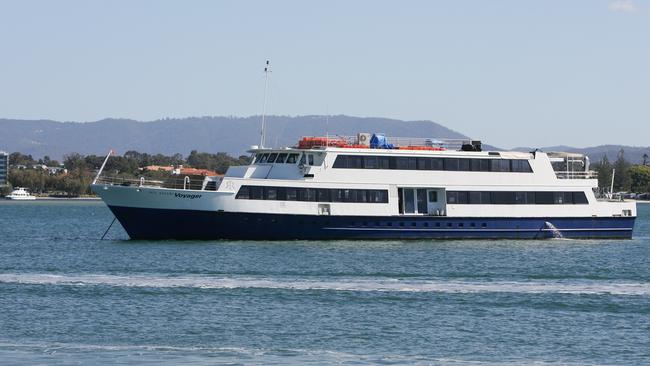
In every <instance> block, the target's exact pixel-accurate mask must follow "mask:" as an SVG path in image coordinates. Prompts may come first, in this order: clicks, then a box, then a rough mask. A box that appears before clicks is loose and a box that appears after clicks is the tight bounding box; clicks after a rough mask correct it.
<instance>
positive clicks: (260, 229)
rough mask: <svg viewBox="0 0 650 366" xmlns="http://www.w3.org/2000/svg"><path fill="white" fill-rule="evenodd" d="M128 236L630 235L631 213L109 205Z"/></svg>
mask: <svg viewBox="0 0 650 366" xmlns="http://www.w3.org/2000/svg"><path fill="white" fill-rule="evenodd" d="M109 207H110V209H111V211H113V213H114V214H115V216H116V217H117V219H118V220H119V221H120V223H121V224H122V226H123V227H124V229H125V230H126V231H127V233H128V234H129V236H130V237H131V238H132V239H254V240H282V239H476V238H481V239H506V238H508V239H544V238H552V237H553V236H554V235H553V234H554V231H553V230H552V229H551V228H550V226H549V225H548V224H547V223H551V224H552V225H553V226H554V227H555V228H557V230H559V232H560V233H561V234H562V236H563V237H565V238H581V239H590V238H631V237H632V229H633V227H634V217H572V218H564V217H563V218H471V217H462V218H458V217H440V216H418V217H405V216H388V217H376V216H314V215H285V214H259V213H233V212H212V211H191V210H163V209H146V208H132V207H118V206H109Z"/></svg>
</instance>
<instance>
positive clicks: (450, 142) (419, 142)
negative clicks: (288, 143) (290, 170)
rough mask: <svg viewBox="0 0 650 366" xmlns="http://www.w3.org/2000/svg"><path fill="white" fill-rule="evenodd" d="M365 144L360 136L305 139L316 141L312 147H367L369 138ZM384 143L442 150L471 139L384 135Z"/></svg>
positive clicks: (458, 147) (454, 147)
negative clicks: (360, 139)
mask: <svg viewBox="0 0 650 366" xmlns="http://www.w3.org/2000/svg"><path fill="white" fill-rule="evenodd" d="M371 137H372V136H371ZM371 137H368V140H367V141H365V142H362V141H359V138H360V136H340V135H330V136H327V137H306V138H313V139H317V140H315V141H313V142H312V143H311V146H312V147H325V146H331V147H341V146H360V145H366V146H369V143H370V138H371ZM385 137H386V143H387V144H390V145H393V146H394V147H438V148H444V149H449V150H451V149H460V147H461V146H462V145H463V144H471V142H472V140H471V139H438V138H422V137H393V136H388V135H386V136H385Z"/></svg>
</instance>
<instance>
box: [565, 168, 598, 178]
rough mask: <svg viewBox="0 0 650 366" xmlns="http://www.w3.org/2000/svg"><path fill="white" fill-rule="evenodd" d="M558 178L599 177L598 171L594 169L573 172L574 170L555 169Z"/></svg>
mask: <svg viewBox="0 0 650 366" xmlns="http://www.w3.org/2000/svg"><path fill="white" fill-rule="evenodd" d="M555 176H556V177H557V178H558V179H598V173H597V172H594V171H587V172H572V171H568V172H567V171H560V170H556V171H555Z"/></svg>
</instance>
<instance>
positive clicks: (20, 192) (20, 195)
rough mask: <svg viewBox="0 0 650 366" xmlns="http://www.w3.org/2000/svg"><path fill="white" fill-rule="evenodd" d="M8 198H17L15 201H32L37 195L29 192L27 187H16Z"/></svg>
mask: <svg viewBox="0 0 650 366" xmlns="http://www.w3.org/2000/svg"><path fill="white" fill-rule="evenodd" d="M5 198H6V199H9V200H15V201H32V200H35V199H36V197H34V196H32V195H31V194H29V192H27V190H26V189H25V188H20V187H16V189H14V190H13V191H12V192H11V193H10V194H8V195H7V196H5Z"/></svg>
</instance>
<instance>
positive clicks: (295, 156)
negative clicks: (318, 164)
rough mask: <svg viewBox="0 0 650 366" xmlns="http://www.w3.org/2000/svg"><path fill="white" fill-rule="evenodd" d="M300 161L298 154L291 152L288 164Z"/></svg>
mask: <svg viewBox="0 0 650 366" xmlns="http://www.w3.org/2000/svg"><path fill="white" fill-rule="evenodd" d="M296 161H298V154H289V157H288V158H287V164H295V163H296Z"/></svg>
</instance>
